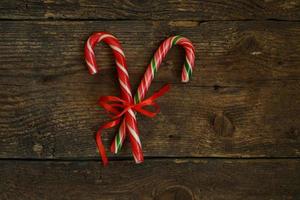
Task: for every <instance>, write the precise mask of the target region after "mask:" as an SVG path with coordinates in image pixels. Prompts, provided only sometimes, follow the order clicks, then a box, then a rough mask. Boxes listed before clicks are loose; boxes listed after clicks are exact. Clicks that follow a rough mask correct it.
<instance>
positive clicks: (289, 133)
mask: <svg viewBox="0 0 300 200" xmlns="http://www.w3.org/2000/svg"><path fill="white" fill-rule="evenodd" d="M286 134H287V137H288V138H290V139H293V140H297V139H298V138H299V136H300V131H299V130H298V129H296V128H294V127H292V128H290V130H288V131H287V132H286Z"/></svg>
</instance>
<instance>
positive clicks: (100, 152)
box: [95, 119, 120, 166]
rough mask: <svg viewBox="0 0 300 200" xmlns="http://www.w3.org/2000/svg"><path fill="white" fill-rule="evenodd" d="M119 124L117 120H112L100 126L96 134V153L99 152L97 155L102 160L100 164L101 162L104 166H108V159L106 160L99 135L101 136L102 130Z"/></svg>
mask: <svg viewBox="0 0 300 200" xmlns="http://www.w3.org/2000/svg"><path fill="white" fill-rule="evenodd" d="M119 123H120V120H119V119H117V120H114V121H111V122H107V123H106V124H104V125H102V126H101V127H100V128H99V129H98V131H97V133H96V137H95V139H96V144H97V148H98V151H99V154H100V156H101V158H102V162H103V165H104V166H106V165H107V164H108V159H107V155H106V152H105V148H104V145H103V143H102V139H101V134H102V131H103V130H104V129H108V128H112V127H114V126H117V125H118V124H119Z"/></svg>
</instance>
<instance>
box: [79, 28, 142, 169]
mask: <svg viewBox="0 0 300 200" xmlns="http://www.w3.org/2000/svg"><path fill="white" fill-rule="evenodd" d="M102 40H103V41H104V42H105V43H107V44H108V45H109V46H110V48H111V49H112V50H113V53H114V56H115V62H116V66H117V72H118V79H119V84H120V88H121V96H122V99H123V100H125V101H126V102H128V103H133V98H132V94H131V86H130V82H129V75H128V71H127V65H126V60H125V55H124V52H123V50H122V47H121V45H120V43H119V41H118V40H117V38H116V37H114V36H113V35H111V34H109V33H106V32H98V33H94V34H93V35H91V36H90V37H89V39H88V40H87V42H86V44H85V61H86V63H87V66H88V69H89V72H90V74H92V75H93V74H96V73H97V72H98V68H97V64H96V58H95V53H94V47H95V46H96V44H97V43H99V42H101V41H102ZM126 130H128V131H129V133H130V134H129V138H130V142H131V146H132V153H133V156H134V159H135V161H136V163H140V162H143V153H142V147H141V142H140V139H139V131H138V128H137V121H136V117H135V114H134V112H133V111H132V110H131V109H129V110H128V111H127V112H126V114H125V117H124V118H123V120H122V122H121V125H120V129H119V132H118V134H117V137H115V141H113V144H112V146H111V150H113V152H117V151H118V149H119V148H120V147H121V144H122V143H121V141H124V138H125V136H126ZM96 142H97V146H98V149H99V153H100V154H101V157H102V159H103V163H104V164H107V158H106V154H105V151H104V148H103V145H102V142H101V135H100V131H98V132H97V134H96Z"/></svg>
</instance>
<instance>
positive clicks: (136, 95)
mask: <svg viewBox="0 0 300 200" xmlns="http://www.w3.org/2000/svg"><path fill="white" fill-rule="evenodd" d="M139 102H140V94H139V92H138V91H137V92H136V94H135V96H134V103H139Z"/></svg>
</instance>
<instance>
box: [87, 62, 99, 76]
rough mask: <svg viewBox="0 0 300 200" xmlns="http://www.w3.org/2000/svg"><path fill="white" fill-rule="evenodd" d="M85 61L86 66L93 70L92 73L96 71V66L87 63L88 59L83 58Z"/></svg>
mask: <svg viewBox="0 0 300 200" xmlns="http://www.w3.org/2000/svg"><path fill="white" fill-rule="evenodd" d="M85 62H86V64H87V65H88V67H89V68H90V69H91V70H92V71H93V74H96V73H97V70H96V68H95V67H94V66H93V65H92V64H91V63H89V61H87V60H85Z"/></svg>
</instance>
